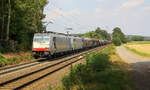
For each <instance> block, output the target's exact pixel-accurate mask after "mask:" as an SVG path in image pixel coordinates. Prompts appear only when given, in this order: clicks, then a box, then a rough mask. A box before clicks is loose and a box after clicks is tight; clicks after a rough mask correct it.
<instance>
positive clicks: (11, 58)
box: [0, 52, 34, 67]
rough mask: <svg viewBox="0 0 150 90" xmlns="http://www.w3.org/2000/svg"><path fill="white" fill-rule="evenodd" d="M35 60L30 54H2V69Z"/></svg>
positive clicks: (0, 62)
mask: <svg viewBox="0 0 150 90" xmlns="http://www.w3.org/2000/svg"><path fill="white" fill-rule="evenodd" d="M29 60H34V59H33V58H32V56H31V53H30V52H19V53H7V54H0V67H3V66H6V65H12V64H18V63H20V62H25V61H29Z"/></svg>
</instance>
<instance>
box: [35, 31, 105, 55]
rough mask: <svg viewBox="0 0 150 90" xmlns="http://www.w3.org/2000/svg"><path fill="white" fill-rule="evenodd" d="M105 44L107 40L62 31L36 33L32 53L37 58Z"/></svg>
mask: <svg viewBox="0 0 150 90" xmlns="http://www.w3.org/2000/svg"><path fill="white" fill-rule="evenodd" d="M105 44H107V42H106V41H101V40H97V39H90V38H83V37H75V36H70V35H66V34H62V33H55V32H48V33H36V34H34V38H33V48H32V54H33V56H34V57H35V58H39V57H52V56H56V55H62V54H64V53H71V52H76V51H80V50H84V49H88V48H92V47H96V46H100V45H105Z"/></svg>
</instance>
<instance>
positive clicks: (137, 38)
mask: <svg viewBox="0 0 150 90" xmlns="http://www.w3.org/2000/svg"><path fill="white" fill-rule="evenodd" d="M131 40H132V41H144V37H142V36H133V37H132V38H131Z"/></svg>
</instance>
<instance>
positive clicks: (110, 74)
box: [62, 46, 130, 90]
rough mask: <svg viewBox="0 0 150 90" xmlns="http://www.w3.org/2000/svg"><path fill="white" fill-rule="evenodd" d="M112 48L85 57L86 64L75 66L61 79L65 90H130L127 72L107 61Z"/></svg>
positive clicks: (112, 51) (112, 50) (112, 52)
mask: <svg viewBox="0 0 150 90" xmlns="http://www.w3.org/2000/svg"><path fill="white" fill-rule="evenodd" d="M112 54H114V47H112V46H111V47H109V48H106V49H104V50H103V51H102V52H98V53H93V54H90V55H88V56H87V57H86V60H87V63H86V64H79V65H76V66H75V67H73V68H72V69H71V72H70V74H69V75H67V76H65V77H64V78H63V79H62V82H63V85H64V87H65V89H66V90H72V89H74V90H130V89H129V88H130V84H129V82H128V80H129V78H128V75H127V72H125V71H123V70H121V68H120V66H118V65H115V64H113V63H112V62H111V61H110V60H109V55H112Z"/></svg>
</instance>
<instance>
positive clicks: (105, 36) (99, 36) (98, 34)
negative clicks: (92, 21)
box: [77, 27, 111, 40]
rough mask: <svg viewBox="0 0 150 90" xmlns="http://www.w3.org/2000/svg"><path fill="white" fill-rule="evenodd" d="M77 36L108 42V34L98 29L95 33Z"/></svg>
mask: <svg viewBox="0 0 150 90" xmlns="http://www.w3.org/2000/svg"><path fill="white" fill-rule="evenodd" d="M77 36H84V37H88V38H96V39H101V40H110V39H111V38H110V34H109V33H108V32H107V31H106V30H102V29H100V28H99V27H98V28H97V29H96V30H95V31H91V32H87V33H85V34H77Z"/></svg>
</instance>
